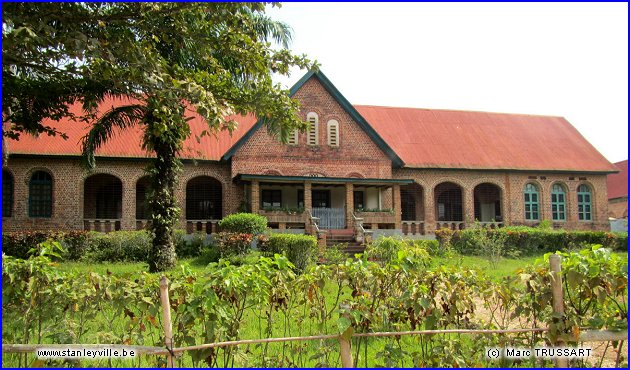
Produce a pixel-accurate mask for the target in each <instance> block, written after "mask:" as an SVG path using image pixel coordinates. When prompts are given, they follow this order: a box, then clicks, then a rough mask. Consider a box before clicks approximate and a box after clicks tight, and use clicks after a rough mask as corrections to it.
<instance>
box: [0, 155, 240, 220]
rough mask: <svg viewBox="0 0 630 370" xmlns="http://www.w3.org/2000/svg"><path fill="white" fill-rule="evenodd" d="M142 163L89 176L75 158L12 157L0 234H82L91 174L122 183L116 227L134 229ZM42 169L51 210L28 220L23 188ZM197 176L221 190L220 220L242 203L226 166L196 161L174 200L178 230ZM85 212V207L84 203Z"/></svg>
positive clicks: (113, 163)
mask: <svg viewBox="0 0 630 370" xmlns="http://www.w3.org/2000/svg"><path fill="white" fill-rule="evenodd" d="M147 164H148V163H147V162H146V161H135V160H133V161H130V160H104V159H100V160H97V166H96V168H95V169H94V171H92V172H88V171H86V170H84V169H83V168H82V167H81V165H80V160H79V159H78V158H77V159H67V158H59V159H51V158H50V157H41V158H13V157H10V158H9V160H8V163H7V166H6V167H3V169H4V170H7V171H9V172H10V173H11V174H12V175H13V178H14V197H13V199H14V200H13V214H12V216H11V217H3V219H2V224H3V227H2V229H3V230H5V231H17V230H47V229H62V230H80V229H83V227H84V225H83V219H84V215H86V217H87V218H90V217H93V216H91V215H92V214H93V212H90V211H89V210H88V211H87V212H84V209H83V207H84V186H85V180H86V179H87V178H88V177H89V176H91V175H94V174H101V173H103V174H109V175H113V176H115V177H117V178H118V179H119V180H120V181H121V182H122V198H123V199H122V220H121V228H122V229H124V230H133V229H135V228H136V219H135V215H136V183H137V181H138V180H139V179H140V178H141V177H143V176H145V172H144V169H145V168H146V166H147ZM38 170H42V171H46V172H48V173H49V174H50V175H51V176H52V179H53V207H52V211H53V213H52V217H51V218H31V217H28V184H29V179H30V178H31V175H32V174H33V172H35V171H38ZM197 176H211V177H213V178H215V179H217V180H219V182H221V185H222V191H223V212H222V213H223V215H224V216H225V215H228V214H231V213H235V212H237V211H238V208H239V206H240V204H241V202H242V200H243V186H242V185H236V184H234V183H233V182H232V180H231V177H230V168H229V165H226V164H218V163H209V162H198V163H197V164H196V165H195V164H191V163H187V164H185V165H184V167H183V171H182V173H181V175H180V180H179V183H178V186H177V189H176V193H175V197H176V199H177V203H178V205H179V207H180V208H181V209H182V216H181V219H180V223H179V225H178V227H180V228H184V227H185V225H184V222H185V215H186V202H185V197H186V183H187V182H188V180H190V179H192V178H194V177H197ZM87 207H91V205H90V204H87Z"/></svg>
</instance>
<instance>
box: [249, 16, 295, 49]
mask: <svg viewBox="0 0 630 370" xmlns="http://www.w3.org/2000/svg"><path fill="white" fill-rule="evenodd" d="M251 17H252V21H253V25H254V29H255V30H256V33H257V34H258V35H259V36H260V37H262V38H264V39H265V40H269V39H273V40H274V41H275V42H277V43H278V44H280V45H282V47H283V48H285V49H288V48H289V45H290V44H291V41H292V39H293V34H292V32H293V30H292V29H291V26H289V25H288V24H286V23H284V22H281V21H276V20H274V19H271V18H270V17H268V16H266V15H264V14H259V13H253V14H252V15H251Z"/></svg>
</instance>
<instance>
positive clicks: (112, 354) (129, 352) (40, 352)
mask: <svg viewBox="0 0 630 370" xmlns="http://www.w3.org/2000/svg"><path fill="white" fill-rule="evenodd" d="M35 354H36V355H37V357H38V358H41V359H53V358H66V359H87V358H91V359H95V358H135V357H136V356H137V355H138V352H137V351H136V350H135V349H132V348H130V347H124V346H120V347H114V346H112V347H100V348H97V349H94V348H59V347H56V348H39V349H37V351H36V352H35Z"/></svg>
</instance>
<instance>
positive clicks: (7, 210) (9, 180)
mask: <svg viewBox="0 0 630 370" xmlns="http://www.w3.org/2000/svg"><path fill="white" fill-rule="evenodd" d="M12 215H13V175H11V173H10V172H9V171H5V170H2V217H11V216H12Z"/></svg>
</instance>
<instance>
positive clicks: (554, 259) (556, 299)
mask: <svg viewBox="0 0 630 370" xmlns="http://www.w3.org/2000/svg"><path fill="white" fill-rule="evenodd" d="M560 261H561V257H560V256H559V255H557V254H555V253H554V254H552V255H551V256H549V267H550V269H551V294H552V297H553V312H554V313H556V314H559V315H560V316H561V317H564V295H563V293H562V274H561V271H562V267H561V264H560ZM555 345H556V346H563V345H564V341H563V340H562V339H557V340H556V343H555ZM555 362H556V367H564V368H566V367H569V362H568V361H567V359H566V358H557V359H556V361H555Z"/></svg>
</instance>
